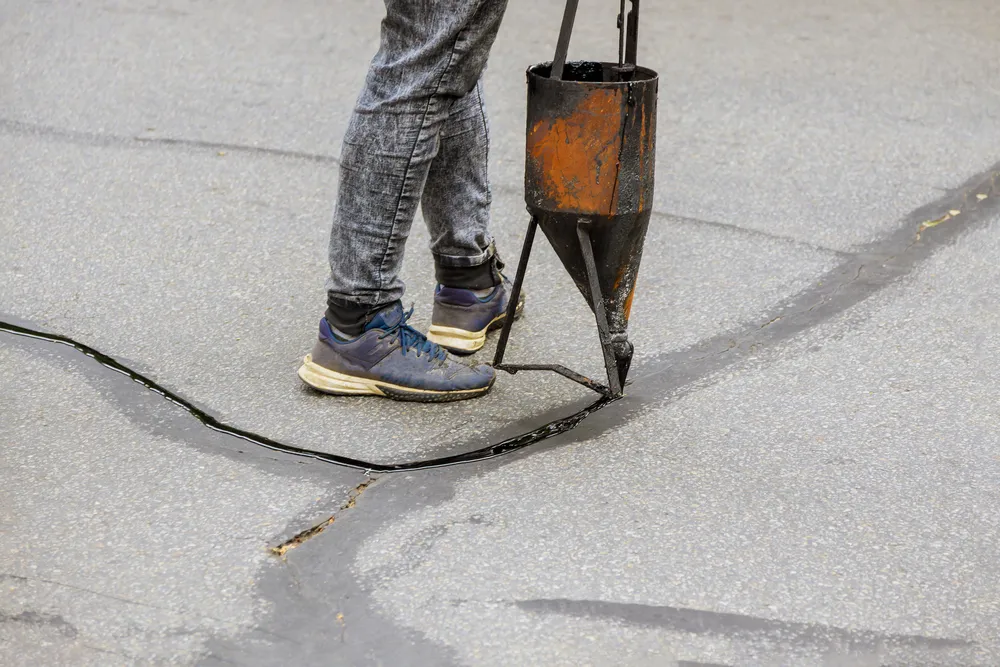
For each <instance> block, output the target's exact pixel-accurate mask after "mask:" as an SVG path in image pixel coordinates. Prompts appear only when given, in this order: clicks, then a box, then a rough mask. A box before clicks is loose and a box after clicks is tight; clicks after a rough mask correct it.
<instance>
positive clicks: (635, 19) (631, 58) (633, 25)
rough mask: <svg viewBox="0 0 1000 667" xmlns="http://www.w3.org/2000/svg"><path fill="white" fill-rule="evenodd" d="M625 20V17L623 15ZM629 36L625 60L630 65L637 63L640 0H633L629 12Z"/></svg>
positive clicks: (626, 42) (626, 41) (627, 22)
mask: <svg viewBox="0 0 1000 667" xmlns="http://www.w3.org/2000/svg"><path fill="white" fill-rule="evenodd" d="M622 20H623V21H625V17H624V16H622ZM625 23H626V24H627V25H628V37H627V38H626V40H625V62H626V63H628V64H630V65H635V64H636V57H637V56H638V53H637V51H638V48H639V0H632V9H631V11H629V13H628V20H627V21H625Z"/></svg>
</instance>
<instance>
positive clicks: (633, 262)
mask: <svg viewBox="0 0 1000 667" xmlns="http://www.w3.org/2000/svg"><path fill="white" fill-rule="evenodd" d="M632 4H633V7H632V12H631V13H630V14H629V17H628V21H627V22H626V21H625V20H624V19H623V18H620V19H619V23H620V25H622V26H623V29H624V26H626V25H627V26H628V27H629V40H628V41H627V42H626V40H625V39H624V38H623V39H622V41H621V43H622V45H623V48H626V45H627V49H626V50H625V51H624V52H623V53H622V56H623V57H622V60H621V61H620V62H619V63H617V64H614V63H599V62H575V63H565V62H564V58H563V59H562V60H561V59H560V53H559V51H557V56H556V59H555V60H554V61H553V63H552V64H550V63H543V64H540V65H535V66H533V67H531V68H529V69H528V123H527V142H526V151H525V175H524V186H525V201H526V203H527V206H528V211H529V212H530V213H531V222H530V223H529V226H528V234H527V236H526V238H525V245H524V249H523V250H522V252H521V261H520V264H519V267H518V275H517V278H516V280H515V284H514V292H515V294H513V295H512V299H511V303H516V301H517V296H518V293H519V292H520V286H521V282H522V281H523V277H524V270H525V268H526V266H527V260H528V255H529V253H530V250H531V244H532V241H533V238H534V232H535V227H536V226H541V228H542V231H543V233H544V234H545V236H546V237H547V238H548V240H549V243H550V244H551V245H552V247H553V249H554V250H555V252H556V254H557V255H558V256H559V259H560V260H561V261H562V264H563V266H565V267H566V270H567V271H568V272H569V274H570V276H571V277H572V279H573V282H574V283H576V286H577V287H578V288H579V290H580V293H581V294H583V296H584V298H585V299H587V303H588V304H589V305H590V307H591V309H592V310H593V311H594V315H595V318H596V320H597V327H598V332H599V334H600V337H601V346H602V349H603V351H604V360H605V366H606V368H607V372H608V386H607V387H606V388H605V387H599V386H598V385H597V383H594V382H593V381H591V380H589V379H587V378H583V377H582V376H580V375H579V374H576V373H573V372H572V371H569V370H568V369H565V368H563V367H562V366H557V365H545V366H523V365H522V366H517V365H511V364H507V365H504V364H502V361H503V353H504V348H505V346H506V342H507V337H508V336H509V328H510V324H511V322H512V320H513V317H508V318H507V322H506V323H505V326H504V331H503V333H502V334H501V339H500V343H499V344H498V347H497V355H496V358H495V359H494V365H495V366H496V367H497V368H501V369H503V370H508V371H511V372H516V371H518V370H535V369H546V370H554V371H556V372H559V373H562V374H563V375H566V376H568V377H571V378H572V379H574V380H577V381H581V382H582V381H584V380H586V382H584V384H587V385H588V386H590V387H591V388H599V390H603V391H604V392H605V393H609V394H611V395H613V396H618V395H620V394H621V393H622V388H623V387H624V384H625V378H626V375H627V373H628V368H629V364H630V362H631V359H632V345H631V343H629V342H628V338H627V328H628V319H629V311H630V309H631V305H632V295H633V294H634V292H635V284H636V278H637V274H638V271H639V263H640V260H641V258H642V246H643V241H644V240H645V237H646V229H647V227H648V225H649V218H650V214H651V212H652V205H653V180H654V179H653V177H654V165H655V161H656V156H655V151H656V145H655V143H656V142H655V137H656V94H657V83H658V78H657V74H656V72H654V71H652V70H650V69H646V68H644V67H637V66H636V65H635V61H634V57H635V36H636V29H637V22H638V17H637V12H638V6H637V5H638V0H632ZM623 5H624V2H623ZM571 14H574V15H575V2H574V0H570V2H569V3H567V16H569V17H570V18H569V26H570V29H571V28H572V16H571ZM566 29H567V20H566V19H565V18H564V22H563V34H561V35H560V47H564V46H565V44H566V43H567V42H568V35H566V34H565V33H566ZM564 37H565V39H564ZM563 54H564V51H563ZM630 57H631V62H630V61H629V58H630Z"/></svg>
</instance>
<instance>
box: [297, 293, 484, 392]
mask: <svg viewBox="0 0 1000 667" xmlns="http://www.w3.org/2000/svg"><path fill="white" fill-rule="evenodd" d="M412 313H413V309H410V312H408V313H404V312H403V307H402V306H401V305H400V304H399V303H396V304H394V305H392V306H389V307H388V308H386V309H384V310H382V311H381V312H380V313H378V314H377V315H376V316H375V317H374V318H373V319H372V321H371V322H370V323H369V324H368V325H367V326H366V327H365V330H364V332H362V334H361V335H360V336H358V337H356V338H350V337H348V336H346V335H345V334H342V333H339V332H337V331H336V330H334V329H333V328H332V327H331V326H330V324H329V322H327V321H326V318H324V319H322V320H320V323H319V340H318V341H317V342H316V346H315V347H313V351H312V354H309V355H306V358H305V361H304V362H303V364H302V366H301V367H300V368H299V377H300V378H302V381H303V382H305V383H306V384H308V385H309V386H310V387H313V388H314V389H318V390H319V391H322V392H325V393H327V394H338V395H364V394H368V395H373V396H385V397H387V398H393V399H396V400H400V401H421V402H425V403H437V402H444V401H460V400H462V399H466V398H475V397H477V396H482V395H484V394H486V392H488V391H489V390H490V388H491V387H492V386H493V381H494V380H495V379H496V375H495V372H494V370H493V369H492V368H491V367H489V366H486V365H484V364H480V365H478V366H472V365H469V364H466V363H464V362H462V361H459V360H458V359H455V358H454V357H452V356H451V355H449V354H448V353H447V352H446V351H445V350H443V349H442V348H440V347H439V346H437V345H435V344H434V343H431V342H430V341H428V340H427V339H426V338H425V337H424V335H423V334H422V333H420V332H419V331H417V330H416V329H413V328H412V327H410V326H408V325H407V324H406V321H407V320H408V319H409V317H410V315H411V314H412Z"/></svg>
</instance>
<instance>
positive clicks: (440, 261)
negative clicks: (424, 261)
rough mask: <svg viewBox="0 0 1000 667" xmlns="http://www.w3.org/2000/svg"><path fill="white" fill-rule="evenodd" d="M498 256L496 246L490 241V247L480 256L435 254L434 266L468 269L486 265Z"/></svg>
mask: <svg viewBox="0 0 1000 667" xmlns="http://www.w3.org/2000/svg"><path fill="white" fill-rule="evenodd" d="M496 254H497V249H496V246H495V245H494V244H493V242H492V241H490V244H489V246H487V247H486V249H485V250H483V251H482V252H480V253H479V254H478V255H445V254H442V253H437V252H435V253H434V265H435V266H443V267H449V268H457V269H460V268H468V267H471V266H479V265H480V264H485V263H486V262H488V261H489V260H491V259H493V257H494V256H495V255H496Z"/></svg>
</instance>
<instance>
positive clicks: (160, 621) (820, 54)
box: [0, 0, 1000, 667]
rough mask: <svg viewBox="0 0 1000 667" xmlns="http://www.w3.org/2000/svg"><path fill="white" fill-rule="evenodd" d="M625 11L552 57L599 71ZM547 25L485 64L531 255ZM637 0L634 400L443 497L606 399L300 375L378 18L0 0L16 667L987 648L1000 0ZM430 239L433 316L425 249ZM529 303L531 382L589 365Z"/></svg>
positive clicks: (541, 10)
mask: <svg viewBox="0 0 1000 667" xmlns="http://www.w3.org/2000/svg"><path fill="white" fill-rule="evenodd" d="M617 4H618V3H616V2H598V1H597V0H586V1H584V2H582V3H581V8H580V12H579V16H578V21H577V30H576V32H575V34H574V39H573V42H572V45H571V49H570V57H571V58H573V57H575V58H588V59H602V58H603V59H611V58H614V57H615V53H616V49H617V32H616V30H615V25H614V19H615V14H616V12H617ZM561 11H562V7H561V3H559V2H554V1H550V2H527V1H524V0H512V1H511V3H510V7H509V10H508V15H507V18H506V20H505V23H504V25H503V28H502V29H501V33H500V36H499V38H498V41H497V44H496V47H495V49H494V54H493V57H492V59H491V62H490V68H489V71H488V73H487V94H488V96H489V104H490V106H491V110H492V124H493V128H492V136H493V148H492V158H493V161H492V164H491V174H492V179H493V189H494V210H493V215H494V224H495V232H496V235H497V238H498V243H499V245H500V249H501V252H502V253H504V254H505V255H506V256H507V257H508V258H509V259H513V257H515V256H516V253H517V252H518V249H519V246H520V242H521V240H523V234H524V230H525V227H526V223H527V218H526V213H525V211H524V205H523V191H522V168H523V146H524V143H523V142H524V136H523V135H524V105H525V90H524V70H525V68H526V67H527V66H529V65H530V64H532V63H534V62H538V61H542V60H546V59H548V58H551V54H552V52H553V49H554V43H555V38H556V33H557V30H558V25H559V20H560V16H561ZM642 11H643V19H642V21H643V22H642V30H641V34H640V49H639V53H640V62H641V64H644V65H646V66H649V67H652V68H653V69H656V70H658V71H659V72H660V75H661V84H660V107H659V118H658V128H659V134H658V149H657V150H658V153H657V157H658V163H657V178H656V208H655V213H654V216H653V221H652V223H651V226H650V231H649V236H648V238H647V241H646V249H645V255H644V259H643V265H642V270H641V273H640V279H639V289H638V292H637V295H636V297H635V301H634V307H633V311H632V313H633V315H632V331H631V335H632V339H633V341H634V342H635V344H636V349H637V351H636V358H635V361H634V363H633V370H632V373H631V378H632V380H633V383H632V384H631V385H630V387H629V388H628V391H627V395H626V397H625V398H624V399H622V400H620V401H617V402H615V403H612V404H610V405H606V406H604V407H603V408H602V409H601V410H599V411H597V412H595V413H593V414H591V415H590V416H588V417H587V418H586V419H585V420H583V421H582V422H581V423H580V424H579V425H578V426H577V427H576V428H574V429H572V430H569V431H567V432H565V433H562V434H560V435H557V436H555V437H552V438H549V439H547V440H544V441H542V442H538V443H535V444H532V445H530V446H528V447H524V448H521V449H518V450H516V451H512V452H508V453H506V454H503V455H501V456H496V457H492V458H485V459H483V460H478V461H471V462H466V463H462V464H460V465H454V466H449V467H434V468H425V469H424V468H420V465H419V462H421V461H428V460H432V459H436V458H441V457H445V456H451V455H455V454H461V453H465V452H471V451H475V450H481V449H483V448H486V447H488V446H489V445H491V444H494V443H497V442H501V441H504V440H505V439H508V438H511V437H512V436H516V435H517V434H520V433H524V432H528V431H532V430H534V429H538V428H539V427H541V426H543V425H545V424H546V423H549V422H551V421H553V420H557V419H559V418H561V417H565V416H567V415H570V414H573V413H574V412H576V411H578V410H580V409H582V408H583V407H585V406H587V405H588V404H589V403H591V402H592V400H593V395H592V394H588V392H587V391H586V390H584V389H582V388H581V387H578V386H576V385H573V384H572V383H569V382H567V381H566V380H564V379H562V378H560V377H557V376H551V377H550V376H546V375H541V374H520V375H518V376H516V377H513V376H506V375H504V376H502V377H501V378H500V379H499V380H498V383H497V386H496V388H495V389H494V391H493V392H492V393H491V394H490V395H489V396H488V397H486V398H483V399H481V400H476V401H469V402H464V403H458V404H452V405H438V406H434V405H430V406H428V405H406V404H397V403H391V402H387V401H379V400H377V399H364V398H354V399H340V398H333V397H328V396H321V395H318V394H315V393H312V392H310V391H307V390H306V389H305V388H304V387H302V386H301V383H300V382H299V380H298V378H297V377H296V375H295V370H296V367H297V364H298V362H299V360H300V358H301V356H302V355H303V354H304V353H305V352H307V351H308V349H309V348H310V346H311V344H312V341H313V339H314V336H315V328H316V323H317V321H318V319H319V317H320V316H321V313H322V310H323V302H324V295H323V290H322V286H323V279H324V277H325V272H326V265H325V262H326V259H325V248H326V239H327V234H328V231H329V224H330V217H331V213H332V208H333V201H334V197H335V193H336V188H337V156H338V154H339V148H340V144H339V142H340V137H341V134H342V132H343V130H344V127H345V124H346V122H347V119H348V115H349V113H350V109H351V107H352V104H353V101H354V99H355V96H356V94H357V91H358V89H359V86H360V83H361V81H362V78H363V76H364V72H365V68H366V64H367V61H368V59H369V58H370V56H371V55H372V54H373V53H374V50H375V49H376V47H377V39H378V24H379V20H380V19H381V16H382V7H381V5H380V4H379V3H377V2H372V1H368V0H365V1H363V2H362V1H359V0H351V1H347V0H333V1H330V0H327V1H324V2H320V1H319V0H314V1H310V0H285V1H281V2H279V1H277V0H246V1H243V2H235V1H232V0H217V1H216V2H212V3H199V2H194V1H188V0H146V1H143V0H136V1H134V2H124V0H106V1H102V2H97V1H90V0H79V1H75V2H51V1H49V2H42V1H36V2H29V1H26V0H0V239H2V241H0V320H2V321H3V322H4V323H5V324H4V325H3V326H5V327H6V332H0V448H2V450H0V451H2V455H0V664H2V665H5V666H6V665H42V664H51V665H55V664H67V665H102V666H103V665H117V664H122V665H133V664H200V665H223V664H238V665H546V666H549V665H584V664H587V665H679V666H686V667H696V666H700V667H708V666H710V665H824V666H827V665H882V664H886V665H915V664H921V665H928V664H940V665H995V664H1000V559H998V558H997V544H998V537H1000V535H998V532H1000V530H998V526H1000V521H998V519H997V517H998V516H1000V494H998V491H997V489H1000V435H998V433H1000V414H998V408H997V405H998V401H997V387H998V381H1000V367H998V365H997V363H996V359H997V358H998V357H1000V308H998V307H997V303H998V302H1000V262H998V261H997V258H998V257H1000V162H998V161H1000V83H998V82H1000V5H998V4H996V3H994V2H990V1H988V0H949V1H948V2H933V1H931V0H896V1H889V2H879V3H873V2H863V1H862V0H841V1H840V2H822V3H821V2H808V1H802V0H794V1H793V0H755V1H752V2H742V1H737V0H717V1H715V2H700V1H696V0H661V1H658V2H655V3H654V2H646V3H644V4H643V9H642ZM408 248H409V249H408V254H407V259H406V266H405V271H404V274H405V275H404V279H405V281H406V283H407V286H408V295H407V299H408V300H412V301H413V302H414V303H415V306H416V315H415V318H414V319H415V322H416V324H417V325H418V326H421V327H425V326H427V324H428V323H429V318H430V299H431V295H432V290H433V271H432V267H431V263H430V255H429V252H428V251H427V249H426V248H427V234H426V231H425V230H424V229H423V227H422V225H421V224H420V223H419V222H418V223H417V224H416V225H415V226H414V233H413V237H412V239H411V243H410V244H409V246H408ZM526 286H527V289H528V291H529V294H528V305H527V310H526V314H525V317H524V319H523V320H522V321H521V322H519V323H518V325H517V326H516V327H515V329H514V332H513V335H512V339H511V344H510V347H509V348H508V355H509V357H510V358H511V359H512V360H513V359H517V360H521V361H538V362H542V361H547V362H561V363H564V364H566V365H568V366H570V367H573V368H576V369H579V370H581V371H584V372H588V373H594V374H599V373H600V372H601V358H600V351H599V347H598V345H597V336H596V329H595V328H594V325H593V318H592V315H591V313H590V311H589V309H588V308H587V306H586V304H585V303H584V302H583V300H582V299H581V298H580V297H579V294H578V293H577V292H576V290H575V288H574V287H573V285H572V283H571V282H570V280H569V278H568V277H567V276H566V275H565V273H564V272H563V271H562V269H561V268H560V266H559V264H558V261H557V260H556V258H555V255H554V253H552V251H551V250H550V249H549V248H548V247H547V245H546V243H545V242H544V241H541V239H539V241H538V242H537V244H536V252H535V254H534V256H533V260H532V264H531V265H530V267H529V271H528V275H527V282H526ZM13 327H23V328H27V329H31V330H36V331H42V332H49V333H51V334H55V335H60V336H66V337H69V338H71V339H73V340H75V341H78V342H79V343H81V344H83V345H86V346H89V347H90V348H93V349H95V350H97V351H99V352H101V353H103V354H107V355H109V356H110V357H112V358H113V359H115V360H117V361H118V362H120V363H121V364H123V365H125V366H127V367H128V368H130V369H132V370H134V371H135V372H137V373H141V374H142V375H143V376H145V377H147V378H149V379H150V380H152V381H154V382H155V383H157V385H158V386H160V387H162V388H163V389H164V390H166V392H168V393H172V394H173V395H175V396H176V397H177V398H178V399H182V400H181V402H186V404H187V405H190V406H193V407H194V408H196V409H197V410H202V411H204V412H205V413H206V414H208V415H210V416H211V417H212V418H214V419H217V420H219V421H220V422H222V423H224V424H228V425H230V426H232V427H235V428H237V429H241V430H245V431H247V432H249V433H253V434H257V435H259V436H261V437H262V438H267V439H269V440H271V441H273V442H276V443H281V444H284V445H291V446H296V447H304V448H309V449H314V450H318V451H323V452H328V453H330V454H333V455H336V456H337V457H346V458H350V459H355V460H358V461H360V462H362V464H361V465H360V466H358V467H347V466H341V465H336V464H334V463H330V462H324V461H317V460H313V459H304V458H301V457H297V456H293V455H289V454H287V453H283V452H280V451H275V450H274V449H268V448H265V447H262V446H261V445H260V444H259V443H258V442H254V441H253V438H251V439H249V440H248V439H246V438H240V437H236V436H234V435H232V434H227V433H224V432H220V431H219V430H217V429H212V428H209V427H207V426H206V425H204V424H203V423H202V422H200V421H198V420H197V419H196V418H195V417H194V416H192V414H191V413H190V412H189V411H188V410H186V409H184V407H183V406H179V405H177V404H176V403H175V402H171V401H169V400H165V399H164V398H163V396H162V395H160V394H158V393H155V392H154V391H152V390H150V389H149V388H148V387H146V386H144V385H143V384H141V383H138V382H135V381H134V380H133V379H131V378H130V377H128V376H127V375H123V374H121V373H117V372H114V371H113V370H111V369H109V368H107V367H105V366H102V365H101V364H99V363H98V362H97V361H96V360H95V359H94V358H93V357H91V356H87V355H85V354H83V353H81V352H80V351H79V350H78V349H75V348H73V347H71V346H68V345H65V344H62V343H59V342H51V341H46V340H43V339H39V338H37V337H36V338H32V337H26V336H24V335H19V334H17V333H13V332H12V329H13ZM22 333H23V332H22ZM491 342H492V341H491ZM490 352H491V350H490V349H489V348H488V349H486V350H484V352H483V353H481V357H482V358H483V359H489V358H490ZM400 463H415V464H416V465H415V466H411V468H410V469H408V470H404V471H399V472H381V470H382V469H384V468H385V467H387V466H392V465H394V464H400ZM366 467H367V468H368V469H365V468H366Z"/></svg>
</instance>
